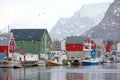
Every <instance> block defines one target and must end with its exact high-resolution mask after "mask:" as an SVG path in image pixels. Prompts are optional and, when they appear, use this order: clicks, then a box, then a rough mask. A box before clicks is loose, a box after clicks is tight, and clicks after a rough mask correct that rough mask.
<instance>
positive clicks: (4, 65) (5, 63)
mask: <svg viewBox="0 0 120 80" xmlns="http://www.w3.org/2000/svg"><path fill="white" fill-rule="evenodd" d="M0 67H1V68H21V67H22V64H21V62H19V61H9V60H4V61H1V62H0Z"/></svg>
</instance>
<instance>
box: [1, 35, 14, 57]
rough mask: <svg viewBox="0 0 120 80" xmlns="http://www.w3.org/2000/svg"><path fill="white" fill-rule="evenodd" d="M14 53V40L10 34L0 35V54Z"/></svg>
mask: <svg viewBox="0 0 120 80" xmlns="http://www.w3.org/2000/svg"><path fill="white" fill-rule="evenodd" d="M13 52H15V40H14V37H13V34H12V33H4V34H0V54H3V53H4V54H6V56H8V55H9V54H10V53H13Z"/></svg>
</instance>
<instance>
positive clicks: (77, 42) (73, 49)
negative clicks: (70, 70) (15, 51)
mask: <svg viewBox="0 0 120 80" xmlns="http://www.w3.org/2000/svg"><path fill="white" fill-rule="evenodd" d="M86 39H88V38H87V37H83V36H71V37H67V38H66V53H67V56H68V58H72V57H78V58H81V57H83V58H84V57H85V53H84V51H85V50H86V51H87V48H86V47H88V49H89V46H87V45H84V42H85V40H86ZM85 46H86V47H85ZM85 48H86V49H85ZM90 50H91V49H90Z"/></svg>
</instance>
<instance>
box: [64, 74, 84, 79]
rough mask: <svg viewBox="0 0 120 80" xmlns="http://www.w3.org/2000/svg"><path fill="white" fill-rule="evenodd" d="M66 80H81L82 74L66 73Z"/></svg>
mask: <svg viewBox="0 0 120 80" xmlns="http://www.w3.org/2000/svg"><path fill="white" fill-rule="evenodd" d="M66 80H83V73H67V74H66Z"/></svg>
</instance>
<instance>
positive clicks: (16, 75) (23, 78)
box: [0, 63, 120, 80]
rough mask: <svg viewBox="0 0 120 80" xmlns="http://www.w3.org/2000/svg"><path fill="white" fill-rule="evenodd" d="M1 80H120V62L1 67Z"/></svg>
mask: <svg viewBox="0 0 120 80" xmlns="http://www.w3.org/2000/svg"><path fill="white" fill-rule="evenodd" d="M0 80H120V63H112V64H104V65H99V66H52V67H26V68H25V67H24V68H17V69H14V68H0Z"/></svg>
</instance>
